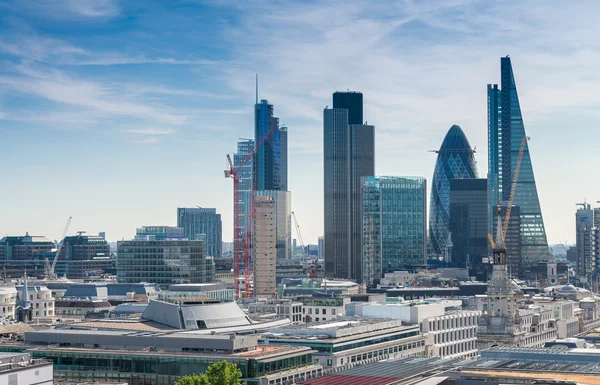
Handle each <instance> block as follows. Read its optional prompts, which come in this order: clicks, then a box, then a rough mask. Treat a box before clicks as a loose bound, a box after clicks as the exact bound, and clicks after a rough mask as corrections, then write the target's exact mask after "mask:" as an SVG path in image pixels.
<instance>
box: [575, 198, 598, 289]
mask: <svg viewBox="0 0 600 385" xmlns="http://www.w3.org/2000/svg"><path fill="white" fill-rule="evenodd" d="M594 233H595V227H594V211H593V210H592V208H591V206H590V205H589V204H587V203H583V204H582V207H581V208H580V209H578V210H577V213H576V214H575V237H576V238H575V240H576V245H577V275H578V276H580V277H587V276H589V275H590V274H592V272H593V271H594V270H595V269H596V268H597V266H596V260H595V254H596V247H597V245H596V244H595V234H594Z"/></svg>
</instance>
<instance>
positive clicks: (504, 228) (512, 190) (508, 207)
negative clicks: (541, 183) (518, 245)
mask: <svg viewBox="0 0 600 385" xmlns="http://www.w3.org/2000/svg"><path fill="white" fill-rule="evenodd" d="M528 140H529V137H528V136H524V137H523V139H522V140H521V147H520V148H519V157H518V158H517V165H516V168H515V175H514V176H513V181H512V186H511V187H510V198H509V200H508V203H507V204H506V215H505V217H504V223H503V225H502V240H503V241H504V240H505V239H506V232H507V231H508V221H509V220H510V212H511V211H512V204H513V200H514V199H515V191H516V190H517V182H518V180H519V171H520V170H521V161H523V153H524V152H525V145H526V144H527V141H528Z"/></svg>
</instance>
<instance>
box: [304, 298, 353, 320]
mask: <svg viewBox="0 0 600 385" xmlns="http://www.w3.org/2000/svg"><path fill="white" fill-rule="evenodd" d="M298 301H299V302H301V303H302V311H303V318H304V319H303V321H304V322H306V323H309V322H320V321H330V320H335V319H336V318H338V317H339V316H343V315H345V314H346V308H345V306H346V304H347V303H350V298H347V297H337V296H327V295H319V296H317V295H315V296H312V297H299V298H298Z"/></svg>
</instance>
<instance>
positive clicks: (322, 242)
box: [317, 237, 325, 259]
mask: <svg viewBox="0 0 600 385" xmlns="http://www.w3.org/2000/svg"><path fill="white" fill-rule="evenodd" d="M318 243H319V249H318V251H319V253H318V254H317V257H318V258H319V259H323V258H325V237H319V240H318Z"/></svg>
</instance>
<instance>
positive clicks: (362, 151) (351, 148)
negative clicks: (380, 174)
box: [323, 92, 375, 282]
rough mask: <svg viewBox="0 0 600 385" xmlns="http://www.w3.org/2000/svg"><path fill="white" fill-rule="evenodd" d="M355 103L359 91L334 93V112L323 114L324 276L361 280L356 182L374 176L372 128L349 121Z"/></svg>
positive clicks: (358, 114) (356, 106)
mask: <svg viewBox="0 0 600 385" xmlns="http://www.w3.org/2000/svg"><path fill="white" fill-rule="evenodd" d="M342 94H349V95H346V96H344V95H342ZM359 95H360V96H359ZM336 102H337V103H336ZM359 102H362V94H360V93H358V92H348V93H342V92H336V93H335V94H334V104H333V108H326V109H325V110H324V111H323V155H324V218H325V223H324V229H325V250H324V251H325V274H326V275H327V276H328V277H335V278H344V279H355V280H357V281H359V282H360V280H361V279H362V272H361V270H362V262H361V260H362V216H361V180H360V178H361V177H363V176H372V175H373V174H375V127H374V126H369V125H363V124H360V123H359V124H352V122H351V121H350V117H353V119H354V120H353V121H355V122H358V121H359V118H360V120H362V103H359ZM357 110H359V111H357Z"/></svg>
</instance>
